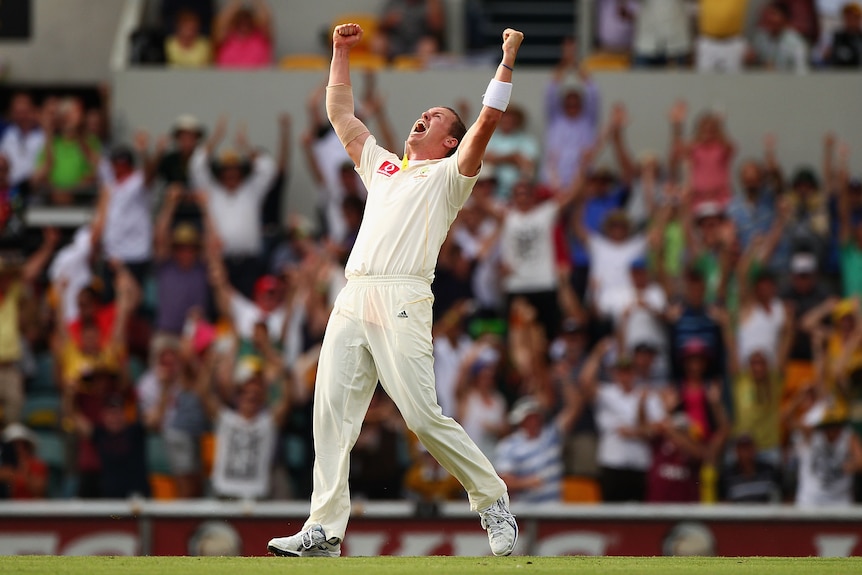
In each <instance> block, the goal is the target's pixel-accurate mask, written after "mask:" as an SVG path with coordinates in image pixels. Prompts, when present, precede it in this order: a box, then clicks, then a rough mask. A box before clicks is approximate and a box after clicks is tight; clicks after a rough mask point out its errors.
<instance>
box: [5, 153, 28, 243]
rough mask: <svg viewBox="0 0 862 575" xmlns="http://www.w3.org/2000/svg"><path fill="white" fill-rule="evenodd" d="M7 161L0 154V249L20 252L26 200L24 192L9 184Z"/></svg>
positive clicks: (23, 232)
mask: <svg viewBox="0 0 862 575" xmlns="http://www.w3.org/2000/svg"><path fill="white" fill-rule="evenodd" d="M10 171H11V165H10V163H9V159H8V158H7V157H6V156H4V155H2V154H0V248H2V249H18V250H20V249H21V248H22V247H23V245H22V243H23V242H24V234H25V227H26V226H25V223H24V221H25V210H26V207H27V198H26V196H25V193H24V190H23V189H22V188H21V187H20V186H17V185H14V184H12V183H11V180H10V179H9V172H10Z"/></svg>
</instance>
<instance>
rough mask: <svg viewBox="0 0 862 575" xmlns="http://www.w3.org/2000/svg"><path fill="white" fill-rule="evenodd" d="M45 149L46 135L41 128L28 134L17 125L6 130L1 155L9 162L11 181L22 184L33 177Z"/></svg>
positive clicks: (0, 148)
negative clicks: (40, 155)
mask: <svg viewBox="0 0 862 575" xmlns="http://www.w3.org/2000/svg"><path fill="white" fill-rule="evenodd" d="M44 147H45V134H44V133H43V132H42V130H41V129H40V128H36V129H35V130H30V131H29V132H27V133H26V134H24V133H22V132H21V129H20V128H19V127H18V126H16V125H14V124H13V125H11V126H9V127H8V128H6V132H5V133H4V134H3V140H2V141H0V154H2V155H4V156H6V158H7V159H8V160H9V181H10V182H11V183H12V185H17V184H20V183H21V182H23V181H25V180H28V179H29V178H30V176H32V175H33V170H34V169H35V168H36V162H37V161H38V159H39V154H41V153H42V148H44Z"/></svg>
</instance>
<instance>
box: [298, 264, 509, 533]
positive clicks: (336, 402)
mask: <svg viewBox="0 0 862 575" xmlns="http://www.w3.org/2000/svg"><path fill="white" fill-rule="evenodd" d="M433 301H434V296H433V295H432V294H431V286H430V285H429V284H428V282H427V281H426V280H425V279H423V278H418V277H414V276H382V277H381V276H374V277H365V276H361V277H352V278H350V279H349V280H348V282H347V286H345V288H344V289H343V290H342V291H341V293H340V294H339V295H338V298H337V299H336V300H335V306H334V308H333V310H332V315H331V316H330V318H329V323H328V324H327V326H326V334H325V336H324V338H323V346H322V348H321V350H320V361H319V363H318V367H317V380H316V382H315V387H314V422H313V430H314V450H315V459H314V492H313V493H312V495H311V513H310V515H309V518H308V521H307V522H306V524H305V527H308V526H310V525H313V524H315V523H319V524H321V525H322V526H323V529H324V530H325V532H326V535H327V537H338V538H339V539H343V538H344V532H345V530H346V529H347V521H348V519H349V517H350V492H349V489H348V485H347V477H348V474H349V472H350V450H351V449H353V444H354V443H356V438H357V437H358V436H359V430H360V428H361V427H362V421H363V420H364V418H365V412H366V411H367V410H368V405H369V403H370V402H371V396H372V395H373V394H374V389H375V388H376V387H377V381H378V379H379V380H380V383H381V384H382V386H383V389H384V390H385V391H386V393H387V394H388V395H389V397H391V398H392V400H393V401H394V402H395V405H396V406H398V409H399V411H400V412H401V415H402V416H403V417H404V421H405V422H406V423H407V427H409V428H410V430H411V431H413V433H415V434H416V435H417V436H418V437H419V440H420V441H421V442H422V444H423V445H424V446H425V447H426V448H427V449H428V452H429V453H431V455H433V456H434V458H435V459H437V461H439V462H440V464H441V465H442V466H443V467H444V468H445V469H446V470H447V471H448V472H449V473H451V474H452V475H453V476H454V477H455V478H457V479H458V481H460V482H461V484H462V485H463V486H464V488H465V489H466V490H467V495H468V496H469V498H470V507H471V508H472V509H473V510H474V511H478V510H480V509H484V508H486V507H489V506H490V505H491V504H493V503H494V502H495V501H496V500H497V499H499V498H500V497H502V496H503V494H504V493H505V492H506V484H505V483H503V480H502V479H500V477H499V476H498V475H497V473H496V472H495V471H494V467H493V466H492V465H491V462H490V461H488V458H487V457H485V456H484V455H483V454H482V452H481V451H480V450H479V448H478V447H476V444H475V443H473V441H472V440H471V439H470V438H469V437H468V436H467V433H466V432H465V431H464V429H463V428H462V427H461V426H460V425H459V424H458V423H457V422H456V421H455V420H453V419H452V418H451V417H445V416H444V415H443V412H442V410H441V409H440V406H439V405H438V404H437V391H436V389H435V387H434V359H433V356H432V353H431V352H432V345H431V305H432V303H433Z"/></svg>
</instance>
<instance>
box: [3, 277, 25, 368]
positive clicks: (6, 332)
mask: <svg viewBox="0 0 862 575" xmlns="http://www.w3.org/2000/svg"><path fill="white" fill-rule="evenodd" d="M0 298H2V299H0V363H7V362H13V361H18V360H20V359H21V333H20V330H19V329H18V322H19V319H18V305H19V303H20V302H21V283H20V282H15V283H13V284H12V286H11V287H10V288H9V291H7V292H6V293H5V294H3V295H2V296H0Z"/></svg>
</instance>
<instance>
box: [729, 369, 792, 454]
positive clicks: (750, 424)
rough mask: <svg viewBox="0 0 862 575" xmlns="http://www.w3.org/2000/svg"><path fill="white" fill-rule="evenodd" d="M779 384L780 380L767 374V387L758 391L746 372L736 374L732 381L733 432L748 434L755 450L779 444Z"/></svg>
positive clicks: (781, 385) (781, 384)
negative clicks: (768, 376) (734, 423)
mask: <svg viewBox="0 0 862 575" xmlns="http://www.w3.org/2000/svg"><path fill="white" fill-rule="evenodd" d="M782 387H783V382H782V381H781V378H780V377H779V376H778V375H777V374H773V375H772V376H771V377H770V382H769V387H768V389H765V390H762V391H759V390H758V386H757V384H756V383H754V380H753V379H751V376H750V375H749V374H748V373H742V374H740V375H738V376H737V377H736V380H735V381H734V382H733V402H734V408H735V409H734V417H735V419H736V428H735V429H734V432H735V434H736V435H741V434H743V433H747V434H749V435H751V437H752V438H754V443H755V445H757V448H758V449H772V448H774V447H778V446H779V445H780V441H781V434H780V432H781V428H780V422H781V416H780V405H781V392H782Z"/></svg>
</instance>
